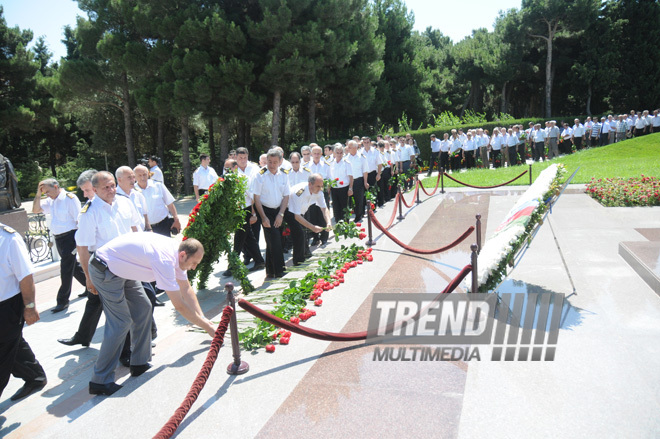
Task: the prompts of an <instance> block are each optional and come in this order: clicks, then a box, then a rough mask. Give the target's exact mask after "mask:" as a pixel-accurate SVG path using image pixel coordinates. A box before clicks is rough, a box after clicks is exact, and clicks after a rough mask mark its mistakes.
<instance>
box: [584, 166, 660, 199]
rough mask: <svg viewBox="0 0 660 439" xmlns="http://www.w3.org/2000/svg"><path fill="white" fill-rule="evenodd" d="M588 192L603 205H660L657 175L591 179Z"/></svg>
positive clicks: (659, 184) (659, 187) (659, 185)
mask: <svg viewBox="0 0 660 439" xmlns="http://www.w3.org/2000/svg"><path fill="white" fill-rule="evenodd" d="M587 193H588V194H589V195H591V197H593V198H595V199H596V200H598V201H599V202H600V203H601V204H602V205H603V206H607V207H624V206H660V180H658V178H657V177H647V176H645V175H644V174H642V176H641V177H639V178H638V177H632V178H629V179H623V178H619V177H617V178H606V179H602V178H599V179H598V180H596V179H593V178H592V179H591V182H590V183H589V184H588V185H587Z"/></svg>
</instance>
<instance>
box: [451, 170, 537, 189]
mask: <svg viewBox="0 0 660 439" xmlns="http://www.w3.org/2000/svg"><path fill="white" fill-rule="evenodd" d="M525 174H527V171H525V172H523V173H522V174H520V175H519V176H517V177H516V178H514V179H512V180H509V181H507V182H506V183H502V184H497V185H495V186H474V185H471V184H467V183H463V182H462V181H459V180H456V179H455V178H454V177H452V176H451V175H449V174H447V173H446V172H445V175H446V176H447V177H448V178H449V179H450V180H454V181H455V182H456V183H458V184H462V185H463V186H467V187H471V188H474V189H495V188H496V187H502V186H506V185H507V184H509V183H512V182H514V181H516V180H518V179H519V178H520V177H522V176H523V175H525Z"/></svg>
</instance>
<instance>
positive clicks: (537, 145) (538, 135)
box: [532, 123, 546, 162]
mask: <svg viewBox="0 0 660 439" xmlns="http://www.w3.org/2000/svg"><path fill="white" fill-rule="evenodd" d="M545 138H546V133H545V130H543V129H541V124H540V123H537V124H536V125H534V149H533V151H532V152H533V153H534V154H533V160H534V161H535V162H538V161H540V160H541V159H545V154H544V149H545Z"/></svg>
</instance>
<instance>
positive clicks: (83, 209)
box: [80, 200, 92, 213]
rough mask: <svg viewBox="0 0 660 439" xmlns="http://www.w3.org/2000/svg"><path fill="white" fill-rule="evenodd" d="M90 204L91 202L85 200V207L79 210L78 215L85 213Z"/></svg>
mask: <svg viewBox="0 0 660 439" xmlns="http://www.w3.org/2000/svg"><path fill="white" fill-rule="evenodd" d="M91 204H92V200H87V202H86V203H85V205H84V206H83V207H82V209H80V213H85V212H87V209H89V206H90V205H91Z"/></svg>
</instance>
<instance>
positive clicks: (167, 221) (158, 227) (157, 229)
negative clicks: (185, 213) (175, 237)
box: [151, 216, 181, 238]
mask: <svg viewBox="0 0 660 439" xmlns="http://www.w3.org/2000/svg"><path fill="white" fill-rule="evenodd" d="M172 224H174V218H170V217H169V216H168V217H165V218H164V219H163V220H162V221H159V222H157V223H156V224H152V225H151V229H152V230H153V232H154V233H158V234H159V235H163V236H167V237H168V238H169V237H170V236H172V235H171V234H170V230H171V229H172ZM180 231H181V230H179V232H180Z"/></svg>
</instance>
